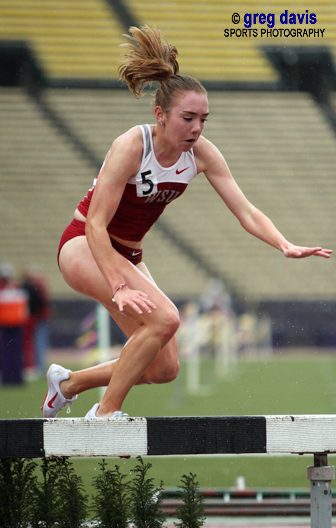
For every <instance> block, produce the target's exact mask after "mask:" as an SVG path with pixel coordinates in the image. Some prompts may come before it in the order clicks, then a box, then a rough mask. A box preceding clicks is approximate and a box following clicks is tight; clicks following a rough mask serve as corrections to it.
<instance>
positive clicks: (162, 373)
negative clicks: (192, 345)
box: [149, 360, 180, 384]
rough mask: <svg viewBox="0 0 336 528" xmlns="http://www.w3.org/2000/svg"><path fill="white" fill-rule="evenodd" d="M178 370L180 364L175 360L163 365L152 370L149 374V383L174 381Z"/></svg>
mask: <svg viewBox="0 0 336 528" xmlns="http://www.w3.org/2000/svg"><path fill="white" fill-rule="evenodd" d="M179 371H180V364H179V361H178V360H177V361H176V362H174V363H170V364H168V365H165V367H164V368H162V369H160V370H156V371H155V372H152V373H151V375H150V378H149V379H150V383H155V384H161V383H170V382H171V381H174V380H175V379H176V378H177V376H178V373H179Z"/></svg>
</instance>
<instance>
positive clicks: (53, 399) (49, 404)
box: [48, 392, 58, 409]
mask: <svg viewBox="0 0 336 528" xmlns="http://www.w3.org/2000/svg"><path fill="white" fill-rule="evenodd" d="M57 395H58V392H56V394H55V396H54V397H53V398H51V400H49V401H48V407H50V409H53V408H54V407H53V405H52V404H53V403H54V401H55V399H56V397H57Z"/></svg>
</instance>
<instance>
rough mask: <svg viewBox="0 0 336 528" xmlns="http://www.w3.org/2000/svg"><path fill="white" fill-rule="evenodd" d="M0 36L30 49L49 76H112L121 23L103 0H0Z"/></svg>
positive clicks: (118, 54) (118, 53) (114, 76)
mask: <svg viewBox="0 0 336 528" xmlns="http://www.w3.org/2000/svg"><path fill="white" fill-rule="evenodd" d="M0 13H1V20H2V22H3V23H2V24H1V25H0V39H21V40H24V41H28V42H29V43H30V44H31V45H32V47H33V48H34V50H35V52H36V54H37V57H38V59H39V60H40V62H41V64H42V65H43V67H44V68H45V70H46V73H47V75H48V77H50V78H55V77H56V78H72V79H73V78H84V79H87V78H111V77H112V78H116V76H117V69H118V61H119V56H120V52H119V50H118V46H119V44H120V43H121V35H122V33H124V28H123V26H122V25H121V24H120V23H119V20H118V18H117V17H116V16H115V15H114V13H113V11H112V10H111V8H110V7H109V6H108V3H107V2H105V1H104V0H71V2H67V1H66V0H48V1H47V2H46V1H45V0H0Z"/></svg>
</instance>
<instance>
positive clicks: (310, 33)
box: [224, 9, 325, 38]
mask: <svg viewBox="0 0 336 528" xmlns="http://www.w3.org/2000/svg"><path fill="white" fill-rule="evenodd" d="M231 20H232V22H233V24H235V25H238V24H239V23H242V24H243V26H244V27H243V28H240V27H239V28H237V27H231V28H225V29H224V37H265V38H267V37H306V38H307V37H308V38H314V37H317V38H321V37H322V38H323V36H324V32H325V28H322V29H321V28H317V27H316V24H317V15H316V13H311V12H309V10H308V9H306V10H302V11H301V12H292V11H290V10H288V9H285V11H283V12H282V13H281V14H280V15H279V16H276V15H275V13H244V14H243V15H240V14H239V13H233V14H232V16H231ZM259 26H261V27H259ZM284 26H286V27H284Z"/></svg>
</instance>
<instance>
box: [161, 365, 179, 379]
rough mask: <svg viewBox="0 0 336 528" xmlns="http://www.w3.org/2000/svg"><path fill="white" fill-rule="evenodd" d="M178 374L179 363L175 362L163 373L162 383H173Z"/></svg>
mask: <svg viewBox="0 0 336 528" xmlns="http://www.w3.org/2000/svg"><path fill="white" fill-rule="evenodd" d="M179 372H180V363H179V362H178V361H177V363H176V364H175V365H171V367H170V368H169V369H167V370H166V372H164V380H165V381H164V382H163V383H170V382H171V381H174V380H175V379H176V378H177V376H178V373H179Z"/></svg>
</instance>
